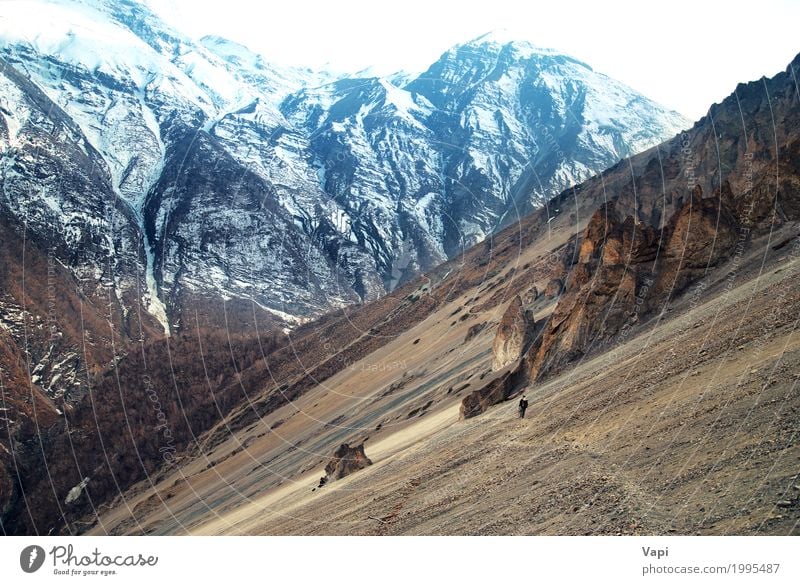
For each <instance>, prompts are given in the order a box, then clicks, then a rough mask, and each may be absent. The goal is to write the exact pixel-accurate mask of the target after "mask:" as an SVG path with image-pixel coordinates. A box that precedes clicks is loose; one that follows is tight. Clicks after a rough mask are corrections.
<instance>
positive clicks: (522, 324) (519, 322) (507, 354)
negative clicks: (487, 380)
mask: <svg viewBox="0 0 800 585" xmlns="http://www.w3.org/2000/svg"><path fill="white" fill-rule="evenodd" d="M533 327H534V321H533V316H532V315H530V314H529V312H528V311H526V310H525V306H524V305H523V304H522V299H521V298H520V297H519V295H517V296H516V297H514V299H513V300H512V301H511V303H510V304H509V305H508V308H507V309H506V312H505V313H503V318H502V319H500V323H499V324H498V326H497V333H495V336H494V343H493V344H492V353H493V355H494V359H493V360H492V369H493V370H501V369H503V368H504V367H506V366H507V365H509V364H511V363H514V362H515V361H517V360H518V359H519V358H520V357H522V353H523V351H524V350H525V346H526V345H527V344H528V342H529V341H530V338H531V334H532V332H533Z"/></svg>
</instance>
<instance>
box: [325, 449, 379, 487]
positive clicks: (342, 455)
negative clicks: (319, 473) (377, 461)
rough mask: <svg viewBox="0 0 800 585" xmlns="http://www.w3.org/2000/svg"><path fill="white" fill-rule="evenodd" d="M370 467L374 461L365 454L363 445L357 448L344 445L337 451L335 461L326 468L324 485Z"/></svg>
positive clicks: (330, 462)
mask: <svg viewBox="0 0 800 585" xmlns="http://www.w3.org/2000/svg"><path fill="white" fill-rule="evenodd" d="M369 465H372V461H371V460H370V458H369V457H367V454H366V453H365V452H364V444H363V443H362V444H360V445H358V446H356V447H351V446H350V445H348V444H347V443H344V444H342V445H340V446H339V448H338V449H336V452H335V453H334V454H333V459H331V460H330V461H329V462H328V464H327V465H326V466H325V479H326V481H325V482H324V483H328V482H331V481H335V480H337V479H341V478H343V477H345V476H348V475H350V474H351V473H353V472H356V471H358V470H359V469H364V468H365V467H367V466H369Z"/></svg>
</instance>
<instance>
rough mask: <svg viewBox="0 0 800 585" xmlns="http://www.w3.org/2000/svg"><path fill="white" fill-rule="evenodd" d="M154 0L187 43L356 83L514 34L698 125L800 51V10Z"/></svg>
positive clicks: (771, 0)
mask: <svg viewBox="0 0 800 585" xmlns="http://www.w3.org/2000/svg"><path fill="white" fill-rule="evenodd" d="M147 1H148V3H149V4H150V5H151V7H152V8H154V9H155V10H156V11H157V12H158V13H160V14H161V15H162V17H164V18H165V19H166V20H167V21H168V22H170V23H171V24H172V25H174V26H176V27H177V28H179V29H181V30H183V32H185V33H188V34H189V35H190V36H193V37H200V36H203V35H206V34H218V35H221V36H224V37H227V38H230V39H232V40H236V41H238V42H240V43H242V44H244V45H247V46H248V47H250V48H251V49H253V50H254V51H256V52H258V53H261V54H262V55H264V57H265V58H266V59H267V60H269V61H273V62H275V63H283V64H291V65H307V66H311V67H321V66H323V65H326V64H329V65H330V66H332V67H333V68H334V69H337V70H341V71H353V72H355V71H358V70H361V69H364V68H366V67H368V66H375V67H377V68H378V70H379V71H380V72H390V71H395V70H398V69H404V70H411V71H422V70H424V69H425V68H427V66H428V65H429V64H431V63H432V62H433V61H435V60H436V59H437V58H438V56H439V55H441V53H442V52H444V51H445V50H446V49H447V48H449V47H450V46H452V45H454V44H457V43H460V42H464V41H466V40H469V39H471V38H474V37H477V36H479V35H481V34H483V33H485V32H488V31H492V30H498V29H505V30H506V31H507V32H508V33H511V34H513V35H514V36H519V37H520V38H522V39H525V40H528V41H531V42H532V43H534V44H536V45H539V46H542V47H552V48H555V49H558V50H560V51H563V52H565V53H568V54H570V55H573V56H574V57H577V58H579V59H581V60H582V61H585V62H586V63H588V64H589V65H591V66H592V67H593V68H594V69H595V70H597V71H601V72H603V73H606V74H607V75H610V76H611V77H614V78H616V79H619V80H620V81H623V82H625V83H627V84H628V85H630V86H631V87H633V88H634V89H636V90H638V91H640V92H641V93H643V94H645V95H646V96H648V97H650V98H653V99H655V100H656V101H658V102H661V103H662V104H664V105H666V106H668V107H670V108H672V109H675V110H677V111H679V112H681V113H682V114H684V115H685V116H688V117H689V118H691V119H696V118H699V117H700V116H702V115H703V114H705V113H706V111H707V110H708V107H709V106H710V105H711V104H712V103H713V102H717V101H720V100H721V99H722V98H724V97H725V96H727V95H728V94H729V93H731V92H732V91H733V89H734V88H735V87H736V83H738V82H739V81H749V80H753V79H758V78H760V77H761V76H762V75H767V76H772V75H774V74H775V73H777V72H778V71H781V70H783V69H785V67H786V65H787V64H788V63H789V61H790V60H791V59H792V58H793V57H794V55H795V54H797V53H798V52H800V36H799V35H798V34H797V30H798V28H797V27H798V22H800V1H798V0H758V1H754V0H750V1H737V0H734V1H729V2H719V3H715V2H703V1H702V0H693V1H688V0H665V1H662V2H659V3H657V4H653V5H652V6H653V7H651V8H647V7H645V4H647V3H645V2H641V1H640V2H633V1H626V0H625V1H624V0H620V1H617V2H580V1H577V0H551V1H549V2H543V1H540V0H482V1H474V0H458V1H450V0H404V1H395V2H385V1H380V0H371V1H366V0H328V1H322V0H283V1H282V2H279V3H275V2H267V1H264V0H261V1H257V0H255V1H254V0H147Z"/></svg>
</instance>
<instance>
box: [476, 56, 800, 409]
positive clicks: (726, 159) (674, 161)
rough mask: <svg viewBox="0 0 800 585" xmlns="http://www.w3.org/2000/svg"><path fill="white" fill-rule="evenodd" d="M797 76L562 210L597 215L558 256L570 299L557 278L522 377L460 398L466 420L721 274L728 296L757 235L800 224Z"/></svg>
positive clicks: (633, 164) (608, 177)
mask: <svg viewBox="0 0 800 585" xmlns="http://www.w3.org/2000/svg"><path fill="white" fill-rule="evenodd" d="M798 70H800V56H799V57H798V58H795V60H794V61H793V62H792V63H791V64H790V65H789V67H788V69H787V70H786V71H785V72H784V73H780V74H778V75H777V76H775V77H773V78H772V79H769V80H763V81H762V82H753V83H749V84H746V85H745V84H742V85H740V86H739V87H738V88H737V90H736V93H735V95H732V96H731V97H729V98H727V99H726V100H724V101H723V103H722V104H719V105H715V106H713V107H712V108H711V109H710V111H709V114H708V116H706V117H704V118H703V119H701V120H700V121H699V122H697V123H696V124H695V126H694V127H693V128H692V129H691V130H688V131H686V132H685V133H682V134H681V135H679V136H677V137H676V138H674V139H672V140H669V141H667V142H665V143H664V144H662V145H660V146H659V147H658V148H657V149H655V150H653V151H648V152H645V153H642V154H639V155H637V156H634V157H632V158H631V159H629V160H628V161H625V163H624V164H622V165H617V166H615V167H613V168H611V169H609V170H608V171H606V172H604V173H603V174H602V176H601V177H596V178H593V179H591V180H589V181H587V182H585V183H583V184H582V185H580V186H579V187H578V188H576V189H575V192H569V193H564V194H562V195H561V196H560V197H558V198H556V199H555V200H554V203H557V202H558V201H559V200H560V199H561V198H564V197H567V196H568V197H575V196H578V197H581V198H582V201H583V202H584V204H585V205H587V207H589V208H591V202H592V201H594V202H597V205H598V207H597V209H596V210H595V211H594V212H593V214H592V216H591V218H590V220H589V222H588V224H587V226H586V228H585V229H584V230H583V231H582V232H581V233H580V234H578V235H576V236H574V237H573V238H572V239H571V242H570V244H569V245H568V246H565V248H564V249H563V250H562V253H561V259H562V260H563V261H564V262H565V265H566V266H567V277H566V279H565V281H564V282H563V290H562V282H561V280H560V279H559V280H555V279H554V280H552V281H551V282H550V284H548V286H547V289H546V290H545V295H546V296H548V297H551V298H558V303H557V305H556V307H555V309H554V310H553V313H552V314H551V315H550V317H549V318H548V320H547V321H546V323H545V324H544V326H543V328H542V329H541V334H537V335H536V336H535V338H534V340H533V341H532V342H531V344H530V346H529V349H528V351H527V352H526V354H525V356H524V357H523V359H522V361H521V362H520V365H519V366H518V367H517V368H516V369H514V370H513V371H511V372H509V373H506V374H505V375H504V376H502V377H501V378H498V379H496V380H493V381H492V382H490V383H489V384H487V385H486V386H484V387H482V388H480V389H478V390H476V391H475V392H473V393H472V394H471V395H470V396H467V397H466V398H465V399H464V401H463V403H462V408H461V412H462V416H474V415H475V414H479V413H481V412H483V411H484V410H485V409H486V408H488V406H491V405H492V404H495V403H497V402H499V401H502V400H505V399H506V398H507V397H508V396H509V395H511V394H512V393H513V392H514V390H515V389H516V388H518V387H520V386H521V385H522V384H525V383H531V382H535V381H537V380H543V379H546V378H547V377H550V376H552V375H554V374H557V373H558V372H560V371H563V370H564V369H566V368H568V367H570V366H572V365H574V364H575V363H577V362H578V361H580V360H581V359H583V358H584V357H586V356H589V355H591V354H596V353H599V352H601V351H604V350H607V349H609V348H610V347H613V346H614V345H615V344H616V343H618V342H619V343H621V342H623V341H625V340H626V339H627V337H628V335H630V333H631V331H632V328H633V327H635V326H636V325H638V324H640V323H643V322H645V321H647V320H649V319H653V318H658V317H659V315H662V314H663V313H664V312H666V311H668V310H669V309H670V307H671V304H672V303H673V302H674V301H676V300H678V299H680V298H681V297H682V296H684V295H686V294H687V291H689V290H690V289H692V290H695V291H696V293H697V294H699V295H702V292H703V290H704V289H705V287H706V286H707V284H706V283H704V279H705V277H706V275H708V274H709V273H710V272H712V271H714V270H718V269H720V268H722V269H724V268H725V267H726V266H727V267H729V268H728V269H729V273H728V276H729V278H728V286H732V285H733V283H734V282H735V281H736V278H737V268H738V259H739V258H740V257H741V256H742V254H744V253H745V252H746V251H747V249H748V247H749V242H750V240H751V238H752V237H753V236H754V235H759V234H763V233H769V232H770V231H771V230H774V229H776V228H777V227H778V226H781V225H783V224H785V223H787V222H795V221H798V220H800V204H798V202H799V201H800V188H798V187H799V184H798V180H797V177H798V175H799V174H800V165H799V164H798V162H797V161H800V156H799V155H800V127H799V126H798V124H797V120H798V119H800V99H798V94H797V88H796V85H795V79H796V72H797V71H798ZM775 140H777V141H778V142H777V145H776V143H775V142H774V141H775ZM720 164H722V165H724V167H721V166H720ZM631 169H633V174H631ZM776 170H777V175H776ZM776 176H780V177H782V178H780V179H779V182H776ZM559 294H560V296H558V295H559Z"/></svg>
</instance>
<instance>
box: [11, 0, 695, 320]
mask: <svg viewBox="0 0 800 585" xmlns="http://www.w3.org/2000/svg"><path fill="white" fill-rule="evenodd" d="M32 13H35V14H36V18H35V19H34V18H31V17H30V15H31V14H32ZM0 39H2V48H1V49H0V59H2V62H0V84H2V86H3V91H2V93H0V106H1V107H0V167H1V168H2V191H3V194H2V200H0V214H2V215H3V216H4V217H6V218H7V219H8V221H9V222H10V223H11V224H16V225H24V226H25V229H26V230H27V234H28V237H31V238H34V239H37V241H39V242H41V243H42V244H43V245H45V246H47V247H48V248H50V249H53V250H54V251H55V253H56V255H57V257H58V259H59V261H61V262H62V263H64V264H65V265H67V266H69V267H70V268H71V269H72V270H73V271H74V272H75V274H76V275H78V276H79V277H80V278H81V279H82V280H81V282H85V283H86V284H85V286H87V287H89V286H90V284H91V283H94V284H91V286H99V283H100V282H102V283H103V286H108V287H111V288H112V289H113V292H114V295H115V296H116V298H117V299H119V303H120V304H121V305H122V310H123V311H127V310H129V309H130V308H131V306H132V305H131V303H132V302H133V301H131V299H138V300H141V301H142V302H143V306H145V308H147V310H148V311H149V312H150V314H151V315H152V316H153V317H154V318H155V319H157V320H158V322H159V323H160V324H161V326H162V327H163V328H164V330H165V331H166V332H169V331H174V330H176V329H179V328H181V327H182V326H183V324H184V319H185V317H186V316H187V314H194V309H196V308H197V307H198V306H203V305H202V304H203V303H205V302H207V301H209V300H210V301H213V300H215V299H217V300H218V299H224V300H226V301H236V302H241V301H245V302H246V303H248V304H250V305H252V309H253V310H258V311H259V312H260V311H266V313H267V314H269V315H271V316H272V318H273V319H275V320H277V322H279V323H282V324H283V325H285V326H292V325H294V324H296V323H297V322H298V321H299V320H302V319H305V318H308V317H310V316H313V315H316V314H319V313H321V312H323V311H325V310H327V309H329V308H331V307H335V306H342V305H344V304H347V303H351V302H355V301H360V300H366V299H371V298H375V297H377V296H379V295H381V294H383V293H384V292H385V291H387V290H391V289H392V288H393V287H395V286H396V285H397V284H398V283H399V282H402V281H403V280H405V279H407V278H409V277H410V276H412V275H413V274H415V273H417V272H418V271H419V270H423V269H426V268H429V267H431V266H433V265H435V264H437V263H439V262H441V261H443V260H445V259H447V258H449V257H452V256H454V255H456V254H458V252H459V251H460V250H461V249H462V248H463V247H465V246H469V245H471V244H474V243H475V242H477V241H480V240H481V239H482V238H484V237H485V236H486V235H488V234H490V233H491V232H492V231H494V230H496V229H497V228H498V227H500V226H501V225H504V224H505V223H508V222H509V221H513V219H514V217H516V214H518V213H524V212H526V211H528V210H529V209H531V208H533V207H537V206H539V205H541V204H542V202H543V201H545V200H546V199H547V198H548V197H549V196H552V195H554V194H556V193H558V192H559V191H560V190H562V189H564V188H566V187H568V186H570V185H571V184H574V183H576V182H578V181H580V180H582V179H585V178H586V177H587V176H589V175H590V174H593V173H594V172H597V171H599V170H602V169H604V168H606V167H607V166H609V165H610V164H612V163H614V162H616V161H617V160H619V159H620V158H622V157H624V156H627V155H630V154H632V153H634V152H637V151H640V150H643V149H645V148H647V147H649V146H652V145H654V144H656V143H658V142H660V141H661V140H663V139H665V138H667V137H669V136H671V135H673V134H674V133H676V132H677V131H678V130H679V129H681V128H682V127H684V126H686V125H687V124H686V120H684V119H683V118H682V117H680V116H679V115H677V114H675V113H674V112H670V111H668V110H666V109H664V108H663V107H661V106H659V105H657V104H655V103H653V102H651V101H649V100H647V99H646V98H644V97H643V96H641V95H639V94H637V93H636V92H634V91H633V90H631V89H630V88H627V87H625V86H624V85H622V84H620V83H618V82H616V81H614V80H612V79H609V78H608V77H605V76H603V75H601V74H599V73H596V72H594V71H593V70H592V69H591V68H590V67H589V66H587V65H585V64H583V63H580V62H578V61H576V60H574V59H572V58H570V57H567V56H565V55H561V54H559V53H557V52H554V51H550V50H544V49H539V48H536V47H533V46H531V45H529V44H527V43H520V42H514V41H507V40H500V39H498V38H496V37H491V36H485V37H481V38H478V39H475V40H474V41H471V42H469V43H466V44H463V45H459V46H457V47H454V48H453V49H451V50H449V51H448V52H446V53H445V54H444V55H442V57H441V58H440V59H439V60H438V61H437V62H436V63H434V64H433V65H431V67H430V68H429V69H428V70H427V71H426V72H425V73H423V74H421V75H418V76H412V77H413V79H412V78H410V76H409V75H408V74H404V73H399V74H396V75H391V76H386V77H371V76H367V75H363V74H362V76H353V77H347V76H341V75H333V74H329V73H326V72H315V71H310V70H306V69H298V68H287V67H278V66H275V65H273V64H270V63H268V62H266V61H265V60H264V59H263V58H262V57H261V56H259V55H256V54H254V53H253V52H251V51H250V50H248V49H247V48H246V47H243V46H241V45H239V44H237V43H234V42H232V41H229V40H226V39H222V38H219V37H205V38H203V39H201V40H199V41H193V40H191V39H188V38H187V37H185V36H184V35H182V34H181V33H179V32H178V31H176V30H174V29H173V28H171V27H170V26H168V25H166V24H165V23H164V22H163V21H161V20H160V19H159V17H158V16H157V15H156V14H154V13H153V12H152V11H151V10H150V9H149V8H148V7H147V6H146V5H144V4H142V3H141V2H137V1H135V0H119V1H118V0H93V1H92V0H9V1H6V2H3V3H2V4H0ZM126 299H127V300H126ZM190 307H191V308H193V309H192V310H191V311H190ZM187 311H188V313H187ZM208 318H209V319H210V320H211V321H213V317H208Z"/></svg>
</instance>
